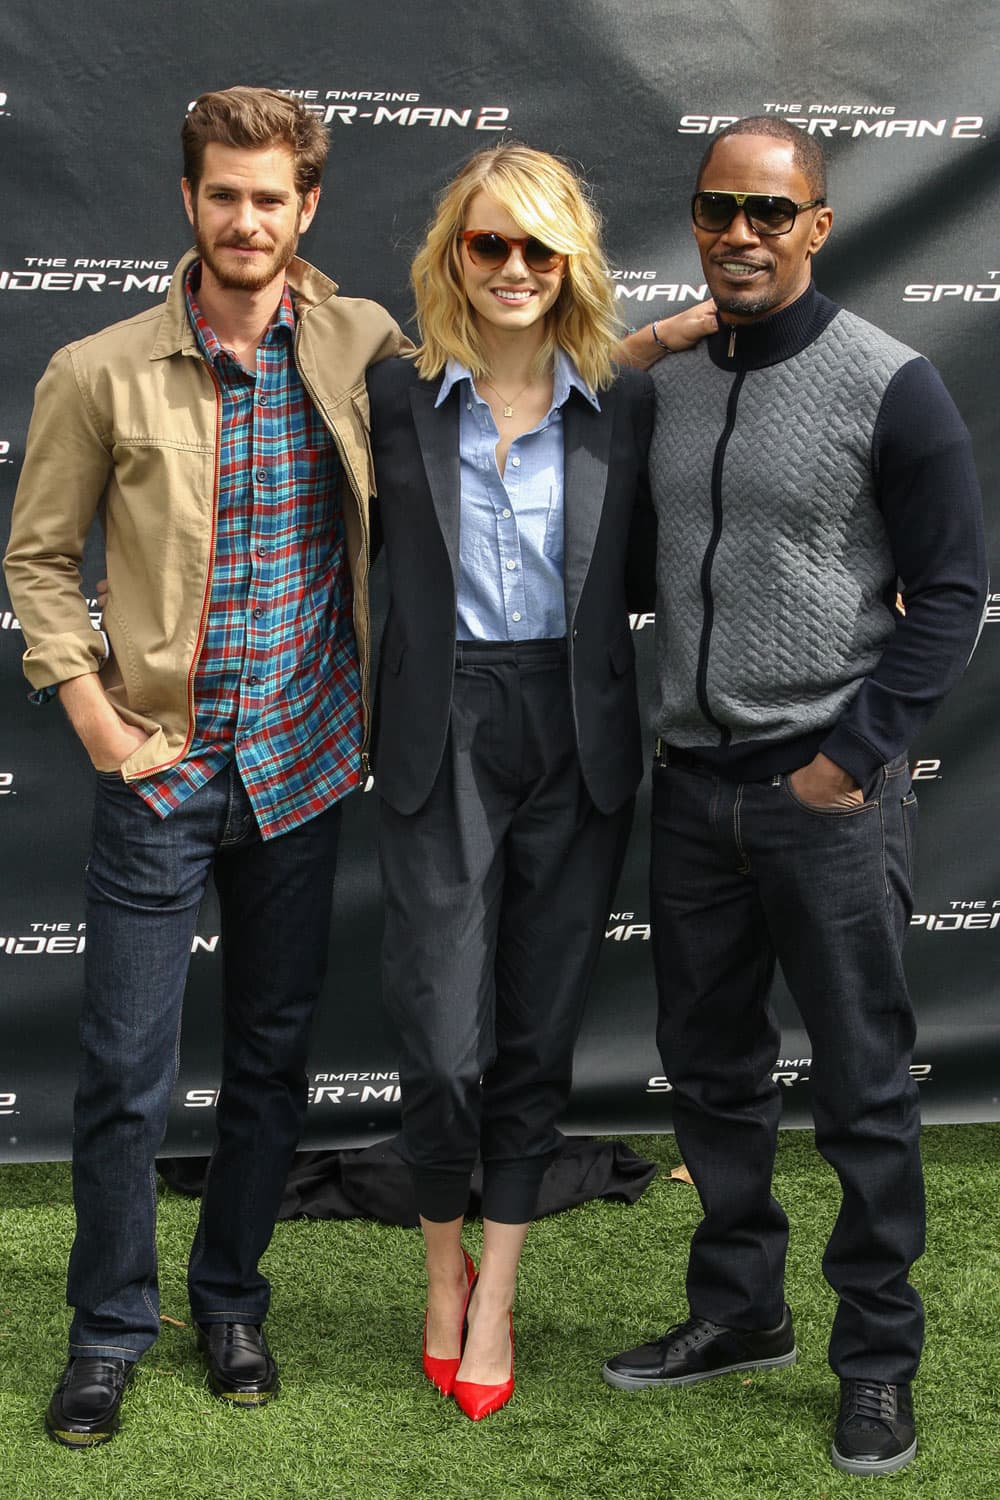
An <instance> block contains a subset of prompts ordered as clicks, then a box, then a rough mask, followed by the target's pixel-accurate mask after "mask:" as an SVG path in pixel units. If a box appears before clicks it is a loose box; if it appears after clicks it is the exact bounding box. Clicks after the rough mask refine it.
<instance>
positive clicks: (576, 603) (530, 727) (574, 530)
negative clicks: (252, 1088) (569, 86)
mask: <svg viewBox="0 0 1000 1500" xmlns="http://www.w3.org/2000/svg"><path fill="white" fill-rule="evenodd" d="M412 282H413V289H414V293H415V296H416V306H417V320H418V324H419V328H420V334H421V339H422V343H421V347H420V348H419V349H418V351H417V353H416V356H415V357H414V358H408V359H396V360H387V361H385V362H384V363H382V364H380V365H379V366H377V367H375V368H373V369H372V370H371V371H370V372H369V393H370V397H371V407H372V435H373V454H374V460H375V470H376V483H377V489H378V494H379V515H380V521H381V527H382V533H383V537H384V541H385V547H386V554H387V562H388V574H389V590H390V594H389V612H388V619H387V623H386V628H385V636H384V639H383V644H382V654H381V662H380V669H379V683H378V692H377V708H376V729H375V739H374V757H373V761H374V770H375V776H376V786H377V789H378V795H379V813H380V831H379V853H380V862H381V867H382V875H383V880H384V886H385V915H386V927H385V948H384V982H385V998H386V1002H387V1005H388V1007H389V1009H390V1012H391V1014H392V1015H393V1017H394V1018H395V1020H396V1022H397V1025H398V1029H399V1033H400V1037H401V1069H400V1073H401V1081H402V1086H403V1094H402V1108H403V1131H402V1147H403V1152H404V1155H405V1157H406V1158H407V1160H408V1162H409V1164H410V1167H411V1170H412V1174H413V1179H414V1184H415V1189H416V1195H417V1204H418V1208H419V1212H420V1219H421V1225H422V1228H423V1232H424V1236H425V1241H426V1259H427V1275H428V1300H427V1315H426V1322H425V1329H424V1368H425V1371H426V1373H427V1375H428V1377H429V1378H430V1379H431V1380H432V1381H433V1382H434V1384H435V1385H437V1386H438V1388H439V1389H440V1390H442V1391H443V1392H444V1393H445V1394H454V1396H455V1399H456V1401H457V1402H458V1404H459V1405H460V1407H461V1408H462V1410H463V1411H464V1412H465V1413H466V1414H467V1415H468V1416H469V1417H471V1418H472V1419H473V1420H478V1419H479V1418H481V1417H484V1416H486V1415H487V1414H488V1413H490V1412H492V1411H495V1410H497V1408H498V1407H500V1406H503V1405H504V1404H505V1402H506V1401H508V1400H509V1399H510V1396H511V1394H512V1392H513V1388H514V1370H513V1324H512V1320H511V1309H512V1306H513V1299H514V1287H515V1278H516V1273H517V1267H518V1261H519V1258H520V1254H521V1248H522V1245H523V1243H524V1238H525V1235H526V1233H527V1228H528V1224H529V1222H530V1220H531V1218H532V1216H533V1213H534V1209H535V1204H536V1198H537V1194H538V1187H539V1183H540V1181H541V1177H542V1174H543V1173H544V1170H545V1167H546V1165H547V1163H548V1161H549V1160H550V1159H551V1156H552V1153H553V1151H554V1149H555V1147H556V1144H557V1139H558V1137H557V1134H556V1129H555V1124H556V1119H557V1117H558V1115H559V1113H560V1111H561V1110H562V1108H563V1106H564V1104H565V1102H566V1098H567V1095H568V1092H569V1086H570V1078H571V1064H572V1052H573V1044H574V1041H575V1039H576V1035H577V1031H578V1028H579V1023H580V1018H581V1014H582V1011H583V1006H584V1001H585V998H586V994H587V989H588V986H589V983H590V979H591V975H592V973H593V969H594V966H595V963H596V961H597V956H598V953H599V951H600V947H601V940H602V936H603V932H604V927H605V919H606V916H607V913H608V910H609V908H610V906H611V901H612V895H613V891H614V887H615V882H616V880H617V877H618V874H619V870H620V868H621V862H622V857H623V853H624V849H625V843H626V839H627V837H628V832H629V825H630V822H631V818H632V807H633V797H634V793H635V789H636V786H637V784H638V782H639V779H640V776H641V772H642V755H641V749H640V726H639V715H638V709H637V704H636V684H635V674H634V657H633V647H632V640H631V636H630V632H629V622H628V611H629V607H630V604H631V606H632V607H633V608H637V607H647V606H648V604H649V593H648V585H647V583H646V580H647V578H648V577H649V575H650V574H651V567H652V561H653V552H654V547H653V518H652V511H651V508H650V505H649V498H648V493H647V489H646V479H645V469H646V452H647V448H648V444H649V436H650V428H651V424H652V414H653V399H652V388H651V385H650V382H649V380H648V377H647V376H645V375H643V374H640V373H638V372H637V371H633V370H622V371H620V372H619V371H617V370H616V364H615V354H616V348H617V330H616V320H615V314H614V304H613V300H612V292H611V286H610V282H609V277H608V271H607V266H606V263H605V260H604V256H603V254H602V251H601V248H600V242H599V237H598V224H597V220H596V217H595V214H594V211H593V209H592V207H591V206H590V204H589V202H588V199H587V195H586V192H585V190H584V188H583V185H582V184H581V182H580V181H579V180H578V178H577V177H576V176H575V175H574V173H573V172H571V171H570V170H569V168H568V167H567V166H565V165H564V164H563V163H562V162H560V161H558V160H557V159H555V158H554V157H552V156H549V155H547V154H545V153H544V152H540V151H534V150H530V149H528V148H527V147H524V146H520V145H511V144H504V145H501V146H499V147H496V148H494V149H492V150H489V151H484V152H480V153H479V154H478V155H476V156H475V157H473V158H472V160H471V161H469V162H468V163H467V164H466V166H465V167H464V168H463V169H462V171H461V172H460V173H459V174H458V176H457V177H456V178H455V180H454V181H453V182H452V183H451V184H450V185H449V187H448V188H447V189H446V190H445V192H444V193H443V195H442V197H441V199H440V201H439V204H438V208H437V212H436V215H435V217H434V220H433V222H432V224H431V225H430V228H429V230H428V232H427V236H426V240H425V242H424V244H423V246H422V248H421V250H420V251H419V253H418V255H417V257H416V259H415V261H414V263H413V269H412ZM709 326H712V327H714V320H713V319H712V318H711V316H710V314H708V313H706V312H705V311H704V310H703V309H699V310H694V311H690V312H688V313H687V314H683V315H680V316H679V317H678V318H677V319H674V320H671V321H670V322H664V323H661V324H659V325H658V327H657V333H658V335H659V338H660V339H661V340H662V341H663V342H665V343H666V342H671V341H672V342H674V343H675V344H676V347H678V348H680V347H685V346H686V345H688V344H691V343H694V342H696V341H697V339H698V338H699V337H700V336H701V335H702V334H703V333H704V332H706V331H707V329H708V328H709ZM629 587H633V588H634V589H635V591H636V592H635V594H634V597H633V598H630V597H629ZM477 1156H480V1157H481V1159H482V1163H483V1254H482V1264H481V1266H480V1269H479V1275H478V1278H477V1279H476V1281H475V1282H474V1283H473V1285H472V1290H471V1294H470V1291H469V1284H470V1282H471V1278H472V1263H471V1261H470V1260H469V1258H468V1256H467V1255H466V1254H465V1253H464V1251H463V1248H462V1244H461V1231H462V1223H463V1212H464V1209H465V1205H466V1202H467V1199H468V1192H469V1178H470V1174H471V1172H472V1168H473V1165H474V1163H475V1161H476V1158H477Z"/></svg>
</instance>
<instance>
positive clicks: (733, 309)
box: [712, 293, 777, 318]
mask: <svg viewBox="0 0 1000 1500" xmlns="http://www.w3.org/2000/svg"><path fill="white" fill-rule="evenodd" d="M712 295H713V297H714V299H715V305H716V307H717V308H718V310H719V312H721V313H736V314H737V315H738V314H740V313H742V314H743V315H744V316H745V317H750V318H753V317H757V316H759V315H760V314H761V313H768V312H770V311H771V309H772V308H773V307H774V304H775V302H776V300H777V299H776V298H775V297H774V295H773V294H772V295H771V296H764V295H761V296H759V297H719V296H716V295H715V293H713V294H712Z"/></svg>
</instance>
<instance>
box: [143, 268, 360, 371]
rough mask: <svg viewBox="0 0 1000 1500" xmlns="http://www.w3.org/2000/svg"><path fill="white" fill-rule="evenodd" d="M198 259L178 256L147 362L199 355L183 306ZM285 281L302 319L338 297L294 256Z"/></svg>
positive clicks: (333, 284)
mask: <svg viewBox="0 0 1000 1500" xmlns="http://www.w3.org/2000/svg"><path fill="white" fill-rule="evenodd" d="M197 259H198V251H197V250H196V249H194V248H192V249H190V250H188V251H187V252H186V253H185V254H184V255H182V256H181V258H180V260H179V261H178V262H177V264H176V266H175V267H174V271H173V276H172V278H171V281H170V288H169V290H168V292H167V300H166V301H165V302H164V304H163V315H162V317H161V319H160V329H159V332H158V333H157V336H156V340H155V342H154V344H153V349H152V353H151V354H150V356H149V357H150V359H166V358H167V357H168V356H169V355H171V354H195V355H197V354H199V353H200V350H199V348H198V340H197V338H196V337H195V332H194V329H193V328H192V327H191V320H190V319H189V318H188V315H187V307H186V306H185V302H184V279H185V277H186V276H187V273H188V271H189V269H190V267H191V265H192V264H193V262H194V261H196V260H197ZM285 278H286V280H287V282H288V285H289V286H290V287H291V289H292V300H293V302H294V303H295V314H296V317H298V318H303V317H305V316H306V314H307V313H308V312H309V310H310V308H313V307H319V306H320V305H321V304H322V303H324V302H327V301H329V299H330V298H331V297H334V296H336V294H337V283H336V282H335V281H331V280H330V278H329V277H328V276H324V275H323V272H322V271H317V269H316V267H315V266H312V265H310V264H309V262H308V261H307V260H300V259H299V257H298V256H297V255H296V256H295V257H294V258H293V259H292V261H291V263H290V264H289V266H288V270H287V271H286V272H285Z"/></svg>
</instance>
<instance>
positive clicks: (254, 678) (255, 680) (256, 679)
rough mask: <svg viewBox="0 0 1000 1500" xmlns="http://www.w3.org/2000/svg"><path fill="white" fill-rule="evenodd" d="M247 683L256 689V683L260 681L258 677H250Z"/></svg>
mask: <svg viewBox="0 0 1000 1500" xmlns="http://www.w3.org/2000/svg"><path fill="white" fill-rule="evenodd" d="M249 681H250V682H251V683H252V684H253V686H255V687H256V685H257V683H258V682H259V681H260V678H259V677H251V678H250V679H249Z"/></svg>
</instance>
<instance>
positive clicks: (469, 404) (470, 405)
mask: <svg viewBox="0 0 1000 1500" xmlns="http://www.w3.org/2000/svg"><path fill="white" fill-rule="evenodd" d="M465 409H466V411H471V410H472V402H471V401H466V403H465Z"/></svg>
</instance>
